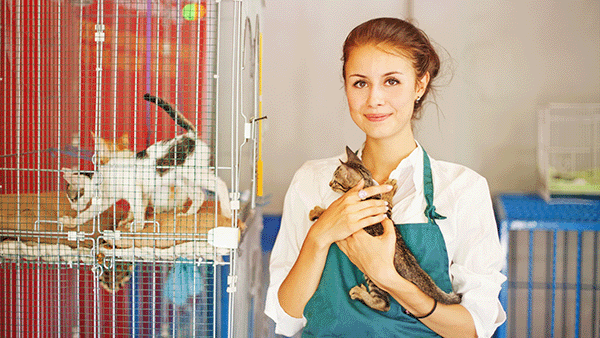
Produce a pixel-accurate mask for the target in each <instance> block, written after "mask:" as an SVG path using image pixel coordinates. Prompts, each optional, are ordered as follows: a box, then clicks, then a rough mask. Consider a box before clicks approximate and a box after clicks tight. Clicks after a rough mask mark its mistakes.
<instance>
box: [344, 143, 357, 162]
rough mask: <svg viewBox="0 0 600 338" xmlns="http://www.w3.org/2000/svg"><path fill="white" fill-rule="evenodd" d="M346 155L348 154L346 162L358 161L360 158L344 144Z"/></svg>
mask: <svg viewBox="0 0 600 338" xmlns="http://www.w3.org/2000/svg"><path fill="white" fill-rule="evenodd" d="M346 155H347V156H348V162H360V158H358V156H357V155H356V154H355V153H354V152H353V151H352V149H350V147H348V146H346Z"/></svg>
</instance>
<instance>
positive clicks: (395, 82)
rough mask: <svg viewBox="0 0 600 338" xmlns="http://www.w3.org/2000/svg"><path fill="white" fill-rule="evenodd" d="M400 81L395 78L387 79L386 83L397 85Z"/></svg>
mask: <svg viewBox="0 0 600 338" xmlns="http://www.w3.org/2000/svg"><path fill="white" fill-rule="evenodd" d="M399 83H400V81H398V80H396V79H394V78H392V79H387V80H385V84H387V85H390V86H395V85H397V84H399Z"/></svg>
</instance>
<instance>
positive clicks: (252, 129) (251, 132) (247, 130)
mask: <svg viewBox="0 0 600 338" xmlns="http://www.w3.org/2000/svg"><path fill="white" fill-rule="evenodd" d="M266 118H267V117H266V116H261V117H257V118H252V119H250V122H246V124H245V125H244V137H245V138H246V140H249V139H254V138H255V137H256V123H257V122H259V121H260V120H264V119H266Z"/></svg>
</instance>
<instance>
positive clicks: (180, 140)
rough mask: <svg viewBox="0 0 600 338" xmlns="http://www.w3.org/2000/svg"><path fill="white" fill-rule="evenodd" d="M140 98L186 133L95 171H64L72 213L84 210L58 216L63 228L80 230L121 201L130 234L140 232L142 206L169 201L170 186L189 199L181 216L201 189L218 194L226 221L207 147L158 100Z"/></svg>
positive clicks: (221, 186) (200, 198) (197, 201)
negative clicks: (130, 216) (128, 213)
mask: <svg viewBox="0 0 600 338" xmlns="http://www.w3.org/2000/svg"><path fill="white" fill-rule="evenodd" d="M144 99H145V100H146V101H149V102H152V103H154V104H156V105H158V106H159V107H160V108H162V109H163V110H164V111H166V112H167V113H168V114H169V116H171V118H172V119H173V120H174V121H175V122H176V123H177V125H179V126H180V127H182V128H183V129H185V130H186V131H187V133H185V134H183V135H178V136H176V137H175V138H173V139H170V140H163V141H159V142H157V143H155V144H153V145H151V146H150V147H148V148H146V149H145V150H143V151H140V152H138V153H137V154H135V156H129V157H120V156H117V157H115V158H111V159H110V161H109V162H108V163H107V164H105V165H99V166H98V167H97V171H96V172H79V171H76V170H73V169H68V168H63V170H62V171H63V178H64V179H65V180H66V181H67V183H68V187H67V197H68V198H69V201H70V202H71V208H73V209H74V210H78V211H81V210H83V211H81V212H79V214H78V215H77V216H76V217H75V218H73V217H69V216H62V217H60V219H59V221H60V222H61V223H62V224H63V226H65V227H75V226H77V225H82V224H84V223H85V222H87V221H89V220H91V219H92V218H93V217H95V216H97V215H99V214H100V213H102V212H103V211H105V210H106V209H108V208H110V207H111V206H112V205H114V204H115V203H116V202H117V201H119V200H121V199H123V200H126V201H127V202H128V203H129V206H130V210H131V213H132V214H133V229H132V230H133V231H140V230H141V229H143V227H144V218H145V213H146V207H147V206H148V205H149V204H150V203H151V201H154V203H155V204H160V203H162V200H163V199H168V196H169V189H171V187H177V189H180V191H179V193H180V194H182V195H185V196H188V197H189V198H190V199H191V200H192V204H191V206H190V207H189V208H188V210H187V211H186V213H185V214H195V213H197V212H198V210H199V209H200V206H201V205H202V203H203V202H204V200H205V193H204V189H206V190H210V191H216V192H217V195H218V196H219V202H220V204H221V214H222V215H223V216H225V217H228V218H230V217H231V205H230V202H229V193H228V189H227V185H226V184H225V182H223V180H221V179H220V178H219V177H216V180H215V179H214V177H215V175H214V170H213V169H212V168H210V166H209V161H210V154H211V151H210V148H209V147H208V145H207V144H206V143H205V142H203V141H202V140H201V139H199V138H198V136H197V132H196V128H195V126H193V125H192V124H191V123H190V122H189V121H188V120H187V119H186V118H185V117H184V116H183V115H182V114H181V113H180V112H179V111H177V110H176V109H174V108H173V107H171V105H170V104H169V103H167V102H166V101H164V100H163V99H161V98H159V97H156V96H152V95H150V94H145V95H144ZM165 189H166V190H165ZM165 191H166V193H165ZM156 197H160V199H159V198H156ZM165 203H169V201H165ZM86 208H87V209H86ZM84 209H85V210H84Z"/></svg>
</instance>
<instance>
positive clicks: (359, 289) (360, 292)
mask: <svg viewBox="0 0 600 338" xmlns="http://www.w3.org/2000/svg"><path fill="white" fill-rule="evenodd" d="M349 294H350V298H352V299H358V300H363V299H365V298H366V297H369V292H368V291H367V287H366V286H365V285H364V284H360V285H356V286H355V287H353V288H352V289H350V292H349Z"/></svg>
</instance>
